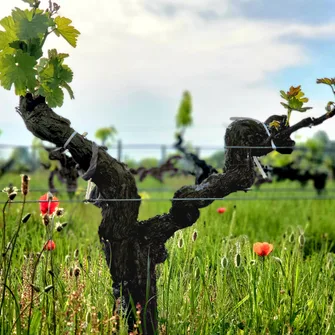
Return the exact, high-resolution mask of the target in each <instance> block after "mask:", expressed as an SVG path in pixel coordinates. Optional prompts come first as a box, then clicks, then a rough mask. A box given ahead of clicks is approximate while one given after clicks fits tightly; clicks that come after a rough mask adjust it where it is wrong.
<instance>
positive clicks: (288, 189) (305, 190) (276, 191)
mask: <svg viewBox="0 0 335 335" xmlns="http://www.w3.org/2000/svg"><path fill="white" fill-rule="evenodd" d="M183 186H187V185H183ZM6 187H8V186H3V187H1V186H0V190H1V189H4V188H6ZM177 190H178V189H174V188H162V189H160V188H142V189H141V188H140V189H138V192H157V193H163V192H176V191H177ZM250 191H253V193H278V192H299V193H300V192H302V193H309V192H315V191H316V190H315V189H314V188H306V189H303V188H302V189H300V188H293V187H287V188H275V187H272V188H268V189H266V188H264V189H256V188H251V189H249V190H248V192H250ZM325 191H326V192H335V188H328V189H325ZM29 192H31V193H38V192H40V193H48V192H51V191H50V189H30V190H29ZM67 192H76V193H80V194H81V193H86V189H83V188H81V189H80V190H78V189H73V190H72V189H71V190H67V189H59V188H58V189H57V192H54V193H67ZM2 193H3V194H4V195H5V193H6V192H2ZM2 193H1V191H0V195H1V194H2ZM17 193H21V190H17ZM51 193H53V192H51Z"/></svg>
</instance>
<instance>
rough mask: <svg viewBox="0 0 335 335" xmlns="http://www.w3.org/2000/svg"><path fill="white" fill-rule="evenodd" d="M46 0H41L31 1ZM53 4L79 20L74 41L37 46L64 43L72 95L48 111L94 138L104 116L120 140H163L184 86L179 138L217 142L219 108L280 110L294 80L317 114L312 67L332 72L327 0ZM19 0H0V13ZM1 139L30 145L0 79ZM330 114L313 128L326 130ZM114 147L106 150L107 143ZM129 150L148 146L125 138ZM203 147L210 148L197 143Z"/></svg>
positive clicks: (226, 115)
mask: <svg viewBox="0 0 335 335" xmlns="http://www.w3.org/2000/svg"><path fill="white" fill-rule="evenodd" d="M47 4H48V1H46V0H41V8H43V7H47ZM58 4H59V5H60V6H61V9H60V11H59V14H60V15H61V16H66V17H69V18H70V19H72V21H73V25H74V26H75V27H76V28H77V29H78V30H79V31H80V32H81V35H80V36H79V40H78V46H77V48H75V49H74V48H72V47H71V46H69V45H67V43H66V41H64V40H62V39H61V38H58V37H57V36H52V37H50V39H49V40H48V41H47V43H46V45H45V50H46V51H47V49H48V48H49V49H50V48H57V49H58V51H59V52H68V53H70V58H68V59H67V64H68V65H70V67H71V68H72V70H73V71H74V80H73V83H72V85H71V86H72V88H73V90H74V93H75V100H70V99H69V98H66V99H65V102H64V105H63V106H62V107H61V108H56V109H55V111H56V112H57V113H59V114H61V115H63V116H65V117H66V118H68V119H70V120H71V122H72V126H73V127H74V129H75V130H77V131H78V132H85V131H86V132H88V138H89V139H91V140H94V133H95V131H96V129H98V128H100V127H105V126H109V125H113V126H114V127H116V128H117V130H118V135H117V138H118V139H121V140H122V142H123V143H124V144H135V143H136V144H141V143H146V144H148V143H154V144H166V145H170V144H172V143H173V140H174V132H175V129H176V128H175V115H176V112H177V109H178V106H179V103H180V100H181V97H182V93H183V91H184V90H189V91H190V92H191V95H192V99H193V118H194V125H193V127H192V128H190V129H188V130H187V133H186V140H187V141H189V142H191V143H192V144H194V145H196V146H202V145H204V146H211V147H223V145H224V140H223V138H224V131H225V127H226V126H227V125H228V124H229V123H230V120H229V119H230V117H236V116H239V117H243V116H245V117H253V118H256V119H259V120H261V121H264V120H265V119H266V118H267V117H268V116H270V115H272V114H285V110H284V108H283V107H282V106H281V105H280V101H281V99H280V96H279V90H285V91H286V90H288V89H289V87H290V86H291V85H294V86H296V85H302V89H303V91H304V92H305V93H306V96H307V97H308V98H310V102H309V103H308V106H311V107H313V110H311V111H309V112H308V113H304V114H303V113H293V116H292V122H293V123H295V122H298V121H299V120H301V119H302V118H304V117H306V116H307V114H308V116H312V117H313V116H318V115H321V114H323V113H324V112H325V110H324V107H325V105H326V104H327V102H328V101H329V100H333V95H332V93H331V90H330V89H329V88H328V87H326V86H324V85H317V84H316V78H321V77H335V62H334V58H333V57H334V56H333V55H334V54H335V44H334V40H335V34H334V31H335V20H334V12H335V11H334V10H335V2H334V1H333V0H318V1H315V0H313V1H312V0H294V1H289V0H272V1H268V0H188V1H186V0H184V1H181V0H154V1H152V0H112V1H110V0H96V1H88V0H80V1H79V0H71V1H70V0H67V1H66V0H59V1H58ZM15 6H17V7H20V8H25V7H26V4H25V3H23V2H22V1H20V0H11V1H6V2H4V3H2V4H1V7H0V17H4V16H7V15H9V14H10V12H11V9H12V8H13V7H15ZM0 101H1V106H0V116H1V118H0V129H1V130H2V134H1V135H0V143H2V144H17V145H26V144H27V145H29V144H31V142H32V135H31V134H30V133H29V131H28V130H27V129H26V128H25V126H24V123H23V121H22V119H21V118H20V116H19V115H18V114H17V113H16V112H15V107H16V106H17V104H18V97H16V96H15V95H14V91H13V90H12V91H5V90H4V89H3V88H1V87H0ZM334 127H335V119H334V120H330V121H328V122H326V123H324V124H323V125H321V126H319V127H316V128H313V129H309V128H308V129H305V130H303V131H300V132H299V134H298V135H299V136H300V138H301V139H304V138H306V137H311V136H312V135H313V134H314V133H315V132H316V131H318V130H325V131H327V133H328V135H329V137H330V138H331V139H333V140H335V132H334V131H333V129H334ZM111 153H112V154H113V151H112V152H111ZM124 154H125V155H127V156H129V157H135V158H139V157H143V156H158V157H159V154H160V153H159V151H155V150H136V151H134V150H128V151H127V150H126V151H125V152H124ZM203 154H204V155H207V154H209V152H208V153H206V152H203Z"/></svg>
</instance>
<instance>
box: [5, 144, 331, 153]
mask: <svg viewBox="0 0 335 335" xmlns="http://www.w3.org/2000/svg"><path fill="white" fill-rule="evenodd" d="M162 147H165V148H166V149H174V150H176V147H175V146H174V145H172V144H146V143H142V144H141V143H130V144H124V143H121V148H122V149H161V148H162ZM0 148H4V149H11V148H25V149H44V146H40V145H37V146H33V145H19V144H0ZM46 148H53V147H48V146H46ZM108 148H109V149H118V148H119V145H118V144H115V145H111V146H108ZM194 148H195V149H200V150H222V149H273V148H272V146H257V145H256V146H243V145H226V146H211V145H207V146H206V145H203V146H201V145H194ZM276 149H293V150H303V151H307V150H309V148H307V147H304V146H294V147H292V146H278V147H276ZM323 151H325V152H335V148H327V147H325V148H324V149H323Z"/></svg>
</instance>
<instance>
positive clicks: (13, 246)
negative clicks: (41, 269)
mask: <svg viewBox="0 0 335 335" xmlns="http://www.w3.org/2000/svg"><path fill="white" fill-rule="evenodd" d="M7 203H8V200H7V202H6V204H7ZM25 203H26V196H24V197H23V204H22V208H21V215H20V220H19V226H18V228H17V230H16V232H15V234H14V236H15V237H14V240H13V245H12V246H10V247H11V252H10V256H9V260H8V267H7V269H6V271H5V263H6V258H5V256H6V253H7V250H5V251H4V256H3V259H4V268H3V271H4V272H5V279H4V284H3V285H4V286H6V285H7V279H8V275H9V272H10V267H11V263H12V258H13V253H14V249H15V245H16V241H17V238H18V236H19V233H20V229H21V223H22V217H23V211H24V207H25ZM4 207H5V206H4ZM3 217H5V215H4V210H3ZM4 225H5V223H4ZM3 242H5V241H4V240H3ZM4 302H5V289H3V291H2V298H1V306H0V311H2V308H3V305H4ZM4 315H5V313H3V312H2V317H3V321H4ZM3 326H4V324H3Z"/></svg>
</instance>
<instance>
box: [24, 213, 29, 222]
mask: <svg viewBox="0 0 335 335" xmlns="http://www.w3.org/2000/svg"><path fill="white" fill-rule="evenodd" d="M30 217H31V214H30V213H27V214H26V215H25V216H24V217H23V218H22V223H27V222H28V220H29V219H30Z"/></svg>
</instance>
